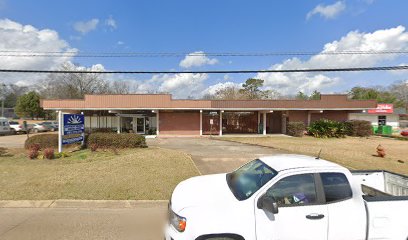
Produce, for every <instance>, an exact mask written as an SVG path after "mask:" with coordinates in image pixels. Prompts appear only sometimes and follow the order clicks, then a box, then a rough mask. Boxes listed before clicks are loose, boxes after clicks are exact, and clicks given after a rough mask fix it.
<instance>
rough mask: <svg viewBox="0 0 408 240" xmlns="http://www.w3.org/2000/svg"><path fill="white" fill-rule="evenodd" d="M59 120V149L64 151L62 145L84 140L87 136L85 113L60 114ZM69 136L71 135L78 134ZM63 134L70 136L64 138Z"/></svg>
mask: <svg viewBox="0 0 408 240" xmlns="http://www.w3.org/2000/svg"><path fill="white" fill-rule="evenodd" d="M58 120H59V141H58V151H59V152H62V145H66V144H72V143H77V142H82V143H83V142H84V140H85V136H84V132H85V117H84V115H83V114H63V113H62V112H60V113H59V115H58ZM78 134H80V136H74V137H69V136H70V135H78ZM63 136H68V137H66V138H63Z"/></svg>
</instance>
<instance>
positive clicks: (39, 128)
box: [29, 123, 51, 133]
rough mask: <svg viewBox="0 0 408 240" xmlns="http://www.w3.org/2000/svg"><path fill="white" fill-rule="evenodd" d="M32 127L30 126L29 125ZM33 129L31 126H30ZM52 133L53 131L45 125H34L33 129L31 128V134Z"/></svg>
mask: <svg viewBox="0 0 408 240" xmlns="http://www.w3.org/2000/svg"><path fill="white" fill-rule="evenodd" d="M29 125H30V124H29ZM30 127H31V126H30ZM48 131H51V129H50V128H49V126H47V125H44V124H42V123H34V124H32V128H31V132H35V133H38V132H48Z"/></svg>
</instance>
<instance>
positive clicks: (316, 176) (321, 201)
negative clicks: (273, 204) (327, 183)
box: [261, 172, 326, 208]
mask: <svg viewBox="0 0 408 240" xmlns="http://www.w3.org/2000/svg"><path fill="white" fill-rule="evenodd" d="M306 174H308V175H312V177H313V181H314V185H315V191H316V202H314V203H305V204H287V205H279V206H278V207H279V208H286V207H305V206H317V205H325V204H326V198H325V195H324V191H322V190H323V184H322V180H321V178H320V173H315V172H302V173H296V174H292V175H288V176H283V177H282V178H280V179H278V180H277V181H276V182H275V183H273V184H272V186H270V187H268V188H267V190H266V191H265V193H264V194H262V195H261V197H262V196H263V195H265V194H267V192H268V190H269V189H271V188H273V186H275V184H277V183H278V182H279V181H281V180H283V179H285V178H288V177H293V176H299V175H306Z"/></svg>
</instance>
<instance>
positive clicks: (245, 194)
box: [227, 159, 278, 201]
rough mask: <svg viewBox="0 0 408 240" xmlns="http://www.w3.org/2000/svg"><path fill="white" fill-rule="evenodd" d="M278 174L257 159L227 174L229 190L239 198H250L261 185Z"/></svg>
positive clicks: (240, 199)
mask: <svg viewBox="0 0 408 240" xmlns="http://www.w3.org/2000/svg"><path fill="white" fill-rule="evenodd" d="M276 174H278V173H277V172H276V171H275V170H274V169H273V168H271V167H269V166H268V165H266V164H265V163H264V162H262V161H261V160H259V159H257V160H254V161H252V162H249V163H247V164H245V165H244V166H242V167H240V168H239V169H237V170H235V171H234V172H232V173H228V174H227V183H228V186H229V188H230V189H231V192H232V193H233V194H234V196H235V197H236V198H237V199H238V200H239V201H242V200H245V199H248V198H250V197H251V196H252V195H253V194H254V193H255V192H256V191H258V190H259V189H260V188H261V187H262V186H263V185H265V184H266V183H267V182H269V180H271V179H272V178H273V177H275V176H276Z"/></svg>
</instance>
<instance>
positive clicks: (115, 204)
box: [0, 199, 168, 209]
mask: <svg viewBox="0 0 408 240" xmlns="http://www.w3.org/2000/svg"><path fill="white" fill-rule="evenodd" d="M167 203H168V200H69V199H58V200H38V201H37V200H16V201H15V200H0V208H88V209H90V208H111V209H112V208H113V209H114V208H116V209H120V208H128V209H132V208H151V207H160V206H167Z"/></svg>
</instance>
